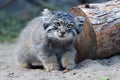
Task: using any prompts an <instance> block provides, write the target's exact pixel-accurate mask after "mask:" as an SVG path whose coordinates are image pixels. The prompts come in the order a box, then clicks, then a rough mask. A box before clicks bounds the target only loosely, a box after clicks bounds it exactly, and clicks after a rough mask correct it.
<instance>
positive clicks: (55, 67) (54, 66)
mask: <svg viewBox="0 0 120 80" xmlns="http://www.w3.org/2000/svg"><path fill="white" fill-rule="evenodd" d="M44 67H45V69H46V71H48V72H50V71H52V70H59V69H60V67H59V64H57V63H50V64H47V65H45V66H44Z"/></svg>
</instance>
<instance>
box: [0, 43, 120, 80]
mask: <svg viewBox="0 0 120 80" xmlns="http://www.w3.org/2000/svg"><path fill="white" fill-rule="evenodd" d="M14 46H15V44H12V45H8V44H0V80H108V79H102V78H109V80H120V56H114V57H112V58H110V59H104V60H90V59H87V60H84V61H82V62H81V63H80V64H78V66H77V68H76V69H74V70H72V71H70V72H67V73H64V74H63V73H62V71H52V72H46V71H45V70H41V69H24V68H20V67H18V66H16V64H15V61H16V60H15V55H16V54H15V53H14V52H13V50H14Z"/></svg>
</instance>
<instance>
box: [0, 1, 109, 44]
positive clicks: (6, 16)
mask: <svg viewBox="0 0 120 80" xmlns="http://www.w3.org/2000/svg"><path fill="white" fill-rule="evenodd" d="M106 1H110V0H0V43H3V42H13V41H15V39H16V38H17V36H18V35H19V33H20V32H21V30H22V29H23V28H24V27H25V25H26V24H27V22H28V21H30V20H31V19H32V18H34V17H37V16H39V15H40V13H41V11H42V10H43V9H44V8H48V9H50V10H65V11H69V9H70V8H71V7H74V6H77V5H80V4H86V3H101V2H106Z"/></svg>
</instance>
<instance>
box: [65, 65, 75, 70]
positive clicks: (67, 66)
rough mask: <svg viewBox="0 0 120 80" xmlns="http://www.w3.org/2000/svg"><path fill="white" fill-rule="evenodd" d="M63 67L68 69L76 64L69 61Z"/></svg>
mask: <svg viewBox="0 0 120 80" xmlns="http://www.w3.org/2000/svg"><path fill="white" fill-rule="evenodd" d="M63 67H65V68H66V69H68V70H72V69H74V68H75V67H76V64H75V63H69V64H66V65H64V66H63Z"/></svg>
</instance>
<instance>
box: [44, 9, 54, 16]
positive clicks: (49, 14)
mask: <svg viewBox="0 0 120 80" xmlns="http://www.w3.org/2000/svg"><path fill="white" fill-rule="evenodd" d="M51 15H52V13H51V11H50V10H48V9H44V10H43V12H42V16H46V17H51Z"/></svg>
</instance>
